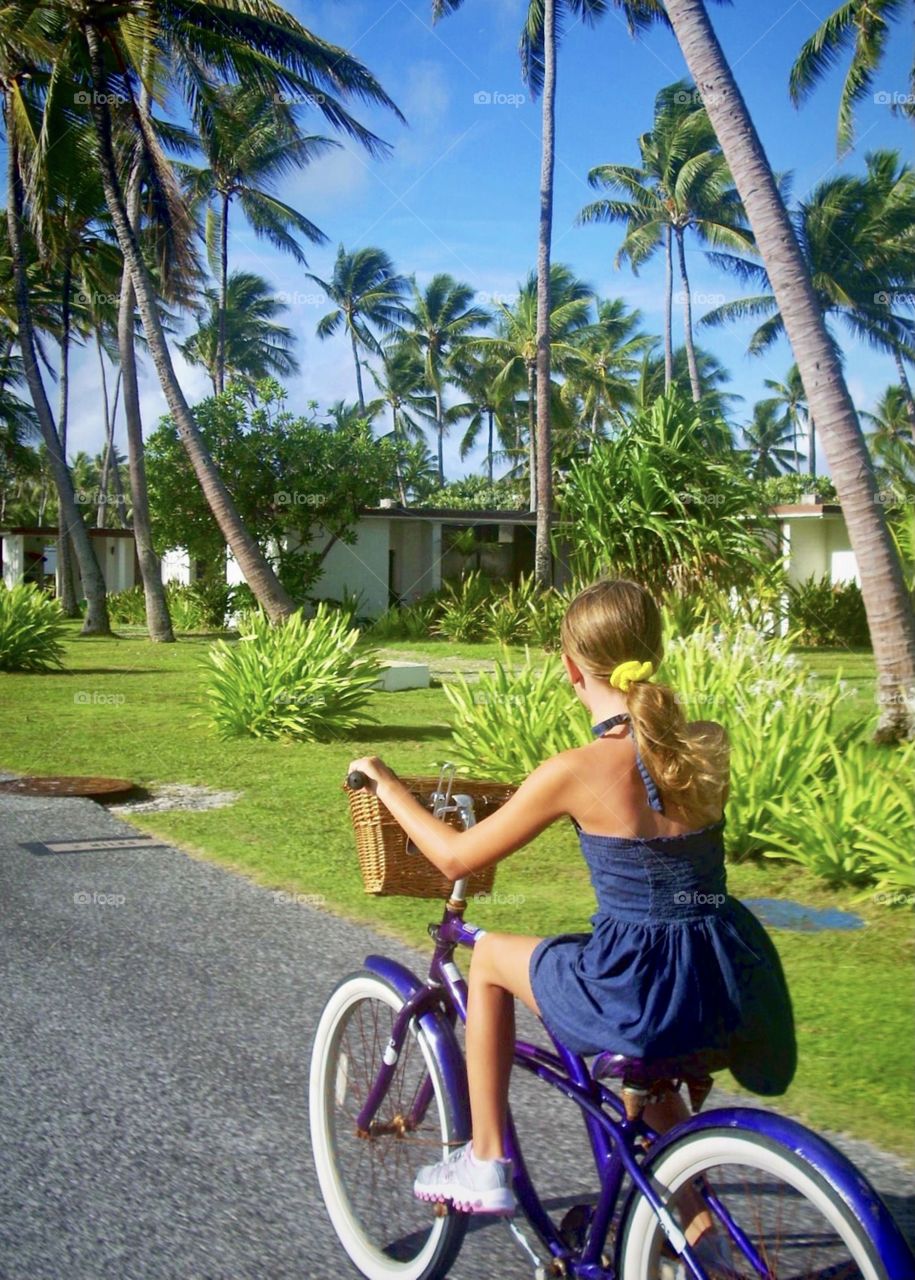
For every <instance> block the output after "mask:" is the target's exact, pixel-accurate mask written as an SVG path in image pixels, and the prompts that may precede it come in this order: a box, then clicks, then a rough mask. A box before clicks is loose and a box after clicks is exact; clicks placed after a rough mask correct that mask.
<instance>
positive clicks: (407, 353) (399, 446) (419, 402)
mask: <svg viewBox="0 0 915 1280" xmlns="http://www.w3.org/2000/svg"><path fill="white" fill-rule="evenodd" d="M371 374H372V380H373V381H374V383H375V386H376V387H377V388H378V391H379V394H380V398H381V401H382V403H383V404H385V405H387V407H388V408H389V409H390V411H391V440H392V442H393V445H394V451H395V454H396V457H397V483H398V489H399V493H400V501H401V503H402V504H403V505H404V506H406V505H407V490H408V488H409V486H408V485H407V483H406V480H405V478H404V470H403V461H404V445H405V444H406V441H407V438H408V437H410V436H412V438H413V439H414V440H416V441H421V440H423V424H424V423H426V422H430V421H434V414H435V398H434V396H432V395H430V394H429V391H428V389H427V383H426V373H425V369H424V367H423V360H422V357H421V356H420V355H419V354H418V352H417V350H416V348H415V347H414V346H413V345H412V344H410V343H409V342H406V341H403V340H400V341H397V342H394V343H392V344H391V345H390V346H387V347H385V348H384V349H383V350H382V352H381V368H380V369H379V370H377V371H376V370H375V369H372V370H371Z"/></svg>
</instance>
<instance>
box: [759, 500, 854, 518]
mask: <svg viewBox="0 0 915 1280" xmlns="http://www.w3.org/2000/svg"><path fill="white" fill-rule="evenodd" d="M769 514H770V515H773V516H782V517H785V516H840V515H841V514H842V508H841V507H840V506H839V504H838V503H837V502H785V503H780V504H779V505H778V506H777V507H770V508H769Z"/></svg>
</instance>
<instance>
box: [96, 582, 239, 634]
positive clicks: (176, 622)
mask: <svg viewBox="0 0 915 1280" xmlns="http://www.w3.org/2000/svg"><path fill="white" fill-rule="evenodd" d="M238 590H239V588H238V587H230V586H229V585H228V583H226V582H224V581H222V580H221V579H220V578H201V579H200V580H199V581H198V582H192V583H183V582H167V583H166V584H165V603H166V604H167V605H168V612H169V616H170V617H171V620H172V626H173V627H174V628H175V630H176V631H209V630H218V629H221V628H222V627H224V626H225V625H226V615H227V614H228V612H229V611H230V609H231V608H232V607H233V604H234V597H235V594H236V592H237V591H238ZM245 590H246V591H247V590H249V589H248V588H247V587H246V588H245ZM252 599H253V596H252ZM108 613H109V616H110V618H111V621H112V622H113V623H114V624H115V625H116V626H131V627H143V626H145V625H146V596H145V594H144V592H143V586H142V584H141V583H138V584H137V585H136V586H135V587H128V589H127V590H126V591H115V592H114V593H113V594H112V595H110V596H109V597H108Z"/></svg>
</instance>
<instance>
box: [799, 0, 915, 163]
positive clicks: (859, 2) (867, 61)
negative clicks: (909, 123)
mask: <svg viewBox="0 0 915 1280" xmlns="http://www.w3.org/2000/svg"><path fill="white" fill-rule="evenodd" d="M910 8H911V0H844V2H843V3H842V4H840V5H839V7H838V9H836V10H835V11H834V12H833V13H831V14H830V15H829V17H828V18H825V19H824V20H823V21H822V22H821V23H820V25H819V26H818V27H817V29H816V31H815V32H814V33H813V35H812V36H811V37H810V39H809V40H807V41H806V42H805V44H804V46H803V48H802V49H801V51H800V53H799V54H798V56H797V61H796V62H795V64H794V66H793V67H792V68H791V77H790V80H789V91H790V93H791V100H792V102H793V103H794V104H795V105H796V106H797V105H798V104H799V103H801V102H803V101H804V99H805V98H806V97H807V96H808V95H809V94H810V93H811V92H812V90H813V89H814V87H815V86H816V85H817V84H819V83H820V81H821V80H822V79H823V77H824V75H826V74H827V72H829V71H831V70H832V69H833V67H835V65H836V63H837V62H838V61H839V60H840V58H842V57H843V55H845V54H846V52H847V50H848V49H849V47H851V58H850V59H849V63H848V71H847V73H846V75H845V80H844V81H843V84H842V90H841V93H840V96H839V122H838V129H837V139H838V145H839V150H840V151H845V150H847V149H848V148H849V147H850V146H851V145H852V142H853V141H854V132H855V108H856V107H857V105H858V104H859V103H860V102H863V101H864V100H865V99H867V98H872V97H873V93H874V81H875V77H876V75H877V72H878V70H879V69H880V66H881V65H882V63H883V58H884V55H885V53H886V46H887V43H888V41H889V36H890V30H891V26H890V24H891V22H892V21H893V19H894V18H898V17H900V16H902V14H903V13H905V11H906V10H907V9H910ZM911 84H912V88H913V90H915V69H913V72H912V74H911ZM912 111H913V108H912V105H911V103H909V104H908V105H907V107H906V112H907V114H909V115H911V114H912Z"/></svg>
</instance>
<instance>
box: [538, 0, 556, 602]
mask: <svg viewBox="0 0 915 1280" xmlns="http://www.w3.org/2000/svg"><path fill="white" fill-rule="evenodd" d="M556 2H557V0H543V103H542V134H543V136H542V139H541V154H540V225H539V232H538V238H537V459H536V467H537V489H536V499H537V505H536V512H537V538H536V544H535V548H534V575H535V577H536V579H537V581H538V582H539V583H540V584H541V586H544V587H548V586H550V584H551V583H552V580H553V557H552V555H551V553H550V534H551V531H552V524H553V440H552V432H551V430H550V411H551V408H552V406H551V404H550V249H551V245H552V238H553V169H554V165H555V158H556V157H555V149H556V140H555V129H556Z"/></svg>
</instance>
